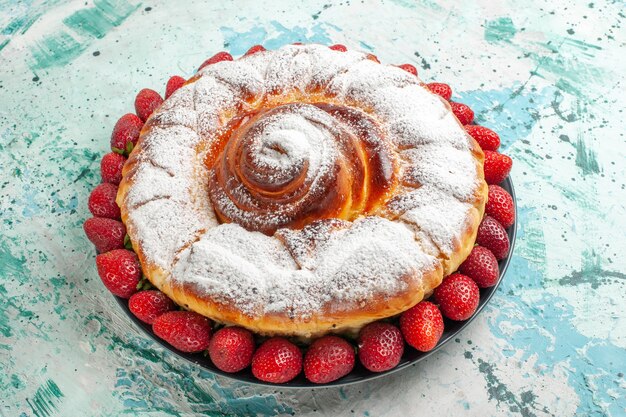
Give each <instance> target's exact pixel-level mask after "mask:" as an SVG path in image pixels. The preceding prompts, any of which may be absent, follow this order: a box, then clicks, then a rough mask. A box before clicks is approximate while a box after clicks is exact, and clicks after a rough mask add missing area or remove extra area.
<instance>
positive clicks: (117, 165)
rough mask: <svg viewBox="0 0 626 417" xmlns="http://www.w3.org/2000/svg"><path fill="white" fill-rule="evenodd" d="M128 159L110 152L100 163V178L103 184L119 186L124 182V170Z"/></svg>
mask: <svg viewBox="0 0 626 417" xmlns="http://www.w3.org/2000/svg"><path fill="white" fill-rule="evenodd" d="M124 163H126V158H125V157H124V155H120V154H118V153H116V152H109V153H108V154H106V155H104V156H103V157H102V161H100V176H101V177H102V182H110V183H111V184H115V185H118V184H119V183H120V181H122V168H124Z"/></svg>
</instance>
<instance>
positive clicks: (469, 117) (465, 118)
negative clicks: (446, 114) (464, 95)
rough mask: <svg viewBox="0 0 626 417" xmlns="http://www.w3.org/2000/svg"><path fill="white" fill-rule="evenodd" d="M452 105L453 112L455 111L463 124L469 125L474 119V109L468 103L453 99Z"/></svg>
mask: <svg viewBox="0 0 626 417" xmlns="http://www.w3.org/2000/svg"><path fill="white" fill-rule="evenodd" d="M450 107H451V108H452V113H454V115H455V116H456V118H457V119H459V122H460V123H461V124H462V125H468V124H470V123H472V121H473V120H474V111H473V110H472V109H470V107H469V106H468V105H467V104H463V103H457V102H456V101H451V102H450Z"/></svg>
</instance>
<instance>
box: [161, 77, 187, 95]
mask: <svg viewBox="0 0 626 417" xmlns="http://www.w3.org/2000/svg"><path fill="white" fill-rule="evenodd" d="M185 82H186V80H185V79H184V78H183V77H181V76H180V75H172V76H171V77H170V79H169V80H167V85H166V86H165V99H166V100H167V99H168V98H170V96H171V95H172V94H174V91H176V90H178V89H179V88H180V87H182V86H183V84H185Z"/></svg>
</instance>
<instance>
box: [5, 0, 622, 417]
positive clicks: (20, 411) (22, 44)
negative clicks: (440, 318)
mask: <svg viewBox="0 0 626 417" xmlns="http://www.w3.org/2000/svg"><path fill="white" fill-rule="evenodd" d="M262 3H263V2H252V1H240V2H236V3H231V2H211V3H208V2H207V3H203V2H185V3H184V4H183V5H181V4H175V2H156V1H154V2H143V3H138V2H135V1H127V0H96V1H93V2H91V1H89V2H83V1H71V2H64V1H59V0H56V1H55V0H51V1H43V2H33V1H25V2H18V1H11V0H9V1H6V0H5V1H2V2H0V28H1V29H0V172H1V177H0V216H1V219H2V229H1V230H2V233H1V236H0V391H1V392H2V394H1V395H0V415H2V416H37V417H51V416H77V415H81V416H118V415H122V414H130V415H137V414H141V415H150V416H190V415H197V414H207V415H281V414H290V413H294V414H297V415H329V416H338V415H347V416H351V415H361V416H406V415H459V414H462V413H464V412H465V413H466V414H468V415H481V416H485V415H522V416H572V415H581V416H582V415H584V416H605V415H608V416H624V415H626V383H625V381H624V375H623V373H624V370H625V369H626V350H625V348H626V318H625V314H624V305H625V304H626V300H625V295H624V294H626V292H625V282H626V281H625V278H626V274H625V273H624V271H625V270H626V261H625V257H624V256H623V252H624V249H626V246H625V244H624V228H625V227H626V208H625V204H626V198H625V194H624V187H625V185H624V176H625V174H626V164H625V161H626V158H625V154H626V147H625V146H624V145H625V140H624V132H625V131H626V122H625V121H624V120H625V118H624V108H626V100H625V98H624V97H626V95H625V94H623V89H624V87H625V85H626V83H625V79H624V74H625V73H626V60H625V59H623V58H618V56H619V55H620V54H622V55H623V50H624V43H625V42H626V36H625V35H626V32H625V30H624V28H623V26H622V25H624V24H625V23H626V16H625V15H624V13H625V7H624V3H622V2H609V1H606V0H600V1H594V2H578V3H577V4H571V2H569V3H568V4H567V5H565V4H563V5H557V4H555V3H554V2H549V1H543V0H532V1H529V2H525V4H524V3H522V2H516V1H505V2H499V3H498V4H493V2H490V1H487V0H481V1H468V2H453V1H449V2H441V3H438V2H434V1H424V2H422V3H419V4H417V3H415V2H413V1H409V0H395V1H386V2H380V3H378V2H374V1H372V2H356V1H352V2H350V1H346V2H341V3H336V4H330V3H327V2H324V1H310V2H306V4H299V5H297V6H294V5H292V4H291V3H292V2H289V1H285V0H283V1H276V2H273V5H271V6H270V5H268V4H262ZM295 41H301V42H319V43H325V44H330V43H337V42H338V43H344V44H346V45H348V46H349V47H352V48H359V49H364V50H370V51H372V52H373V53H375V54H376V55H378V57H380V58H381V60H383V61H384V62H391V63H404V62H410V63H414V64H416V66H417V67H418V68H419V71H420V76H421V77H422V78H423V79H424V80H426V81H432V80H438V81H448V82H450V83H451V84H452V86H453V87H454V89H455V95H456V99H457V100H458V101H462V102H465V103H467V104H470V105H471V106H472V107H473V108H474V109H475V110H476V112H477V119H478V121H479V122H480V123H483V124H485V125H487V126H489V127H492V128H494V129H495V130H496V131H498V132H499V133H500V135H501V137H502V138H503V149H504V151H505V152H507V153H508V154H510V155H511V156H512V157H513V158H514V161H515V164H514V168H513V173H512V176H513V178H514V180H515V183H516V186H517V193H518V198H519V204H520V207H519V208H520V213H519V222H520V228H519V238H518V243H517V247H516V250H515V254H514V257H513V261H512V265H511V268H510V270H509V273H508V275H507V277H506V279H505V281H504V283H503V285H502V286H501V287H500V288H499V290H498V291H497V293H496V295H495V297H494V299H493V300H492V302H491V304H490V305H489V306H488V308H487V309H486V312H484V313H483V314H481V316H480V317H479V318H478V319H477V320H476V321H475V322H474V323H473V324H472V325H471V326H470V327H469V328H468V329H467V330H466V331H464V332H463V333H462V335H461V336H460V337H459V338H458V339H456V340H455V341H454V342H453V343H450V344H449V345H447V346H446V347H445V348H444V349H442V350H441V351H439V352H438V353H437V354H435V355H433V356H432V357H430V358H429V359H428V360H426V361H425V362H422V363H420V364H419V366H415V367H413V368H411V369H409V370H406V371H405V372H401V373H399V374H397V375H392V376H390V377H385V378H381V379H378V380H376V381H373V382H371V383H368V384H362V385H356V386H351V387H348V388H344V389H321V390H315V391H290V390H283V389H281V388H276V389H263V388H258V387H254V386H248V385H244V384H240V383H235V382H233V381H230V380H227V379H223V378H218V377H214V376H212V375H210V374H208V373H206V372H202V371H199V370H198V369H196V368H194V367H192V366H190V365H189V364H188V363H186V362H184V361H182V360H180V359H178V358H177V357H175V356H173V355H172V354H170V353H168V352H167V351H164V350H163V349H162V348H161V347H159V346H158V345H156V344H155V343H153V342H151V341H150V340H148V339H147V338H146V337H145V336H144V335H142V334H141V333H140V332H139V331H138V330H137V329H136V328H135V327H133V325H132V324H131V323H130V322H129V320H128V319H127V317H126V316H124V315H123V314H122V313H121V311H120V309H119V308H118V307H117V305H116V304H115V302H114V300H113V298H112V297H111V296H110V295H109V294H108V292H106V291H105V290H104V287H103V286H102V284H101V283H100V281H99V279H98V277H97V274H96V271H95V267H94V259H93V258H94V253H93V249H92V247H91V245H90V244H89V242H88V241H87V240H86V238H85V237H84V235H83V232H82V228H81V225H82V222H83V221H84V219H85V218H87V217H88V216H89V215H88V211H87V207H86V200H87V196H88V193H89V191H90V190H91V189H92V188H93V186H94V185H95V184H97V183H98V182H99V170H98V169H99V159H100V157H101V155H102V154H103V153H105V151H106V149H107V146H108V138H109V135H110V131H111V129H112V127H113V124H114V123H115V121H116V119H117V117H119V115H121V114H123V113H125V112H127V111H130V110H131V109H132V99H133V96H134V93H135V92H136V91H138V90H139V89H141V88H143V87H152V88H155V89H158V90H160V91H162V90H163V89H164V87H163V86H164V84H165V81H166V80H167V78H168V77H169V75H172V74H181V75H183V76H190V75H191V74H192V73H193V71H194V69H195V68H196V66H197V65H198V64H199V63H200V62H202V61H203V60H204V59H205V58H206V57H207V56H210V55H212V54H213V53H214V52H216V51H218V50H222V49H227V50H230V51H231V52H232V53H233V54H234V55H237V54H241V53H243V52H244V51H245V50H246V49H247V48H248V47H249V46H250V45H253V44H256V43H262V44H264V45H265V46H266V47H268V48H275V47H278V46H280V45H283V44H285V43H291V42H295Z"/></svg>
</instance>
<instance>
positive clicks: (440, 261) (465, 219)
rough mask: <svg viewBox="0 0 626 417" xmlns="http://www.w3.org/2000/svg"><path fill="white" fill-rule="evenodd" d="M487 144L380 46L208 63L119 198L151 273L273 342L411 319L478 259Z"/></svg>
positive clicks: (127, 172)
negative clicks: (471, 257)
mask: <svg viewBox="0 0 626 417" xmlns="http://www.w3.org/2000/svg"><path fill="white" fill-rule="evenodd" d="M482 163H483V153H482V151H481V150H480V148H479V146H478V145H477V144H476V143H475V141H474V140H473V139H472V138H471V137H470V136H469V135H467V134H466V133H465V130H464V129H463V127H462V126H461V125H460V124H459V122H458V121H457V120H456V118H455V117H454V115H453V114H452V112H451V110H450V107H449V105H448V103H447V102H445V101H444V100H443V99H441V98H440V97H439V96H437V95H434V94H431V93H430V92H429V91H428V90H426V89H425V88H424V87H423V86H422V83H421V81H420V80H419V79H418V78H417V77H415V76H414V75H412V74H409V73H407V72H405V71H403V70H402V69H399V68H397V67H394V66H389V65H382V64H380V63H378V62H377V61H375V60H373V59H372V56H371V55H367V54H363V53H359V52H352V51H348V52H338V51H333V50H330V49H329V48H327V47H325V46H321V45H289V46H285V47H282V48H280V49H278V50H276V51H266V52H258V53H255V54H253V55H249V56H244V57H242V58H240V59H238V60H235V61H227V62H220V63H217V64H214V65H210V66H208V67H205V68H204V69H202V70H201V71H200V72H199V73H198V74H196V75H195V76H194V77H193V78H191V79H190V80H189V81H188V82H187V83H186V84H185V85H184V86H183V87H182V88H180V89H179V90H177V91H176V92H175V93H174V94H173V95H172V96H171V97H170V98H169V99H168V100H166V101H165V103H164V104H163V105H162V106H161V108H159V109H158V110H157V111H156V112H155V113H153V115H152V116H151V117H150V119H149V120H148V121H147V122H146V124H145V126H144V128H143V130H142V132H141V137H140V139H139V142H138V144H137V146H136V147H135V149H134V150H133V152H132V153H131V155H130V158H129V160H128V162H127V163H126V165H125V167H124V171H123V180H122V182H121V184H120V188H119V193H118V196H117V203H118V204H119V206H120V208H121V212H122V220H123V222H124V223H125V224H126V228H127V231H128V234H129V236H130V239H131V242H132V244H133V248H134V249H135V251H136V253H137V254H138V256H139V259H140V261H141V265H142V267H143V272H144V274H145V276H146V277H148V279H149V280H150V281H151V282H152V283H153V284H154V285H155V286H156V287H157V288H159V289H160V290H161V291H163V292H165V293H166V294H167V295H168V296H169V297H171V298H172V299H173V300H174V301H175V302H177V303H178V304H179V305H182V306H184V307H185V308H188V309H190V310H193V311H196V312H198V313H200V314H203V315H205V316H207V317H210V318H212V319H214V320H215V321H217V322H221V323H225V324H238V325H241V326H244V327H247V328H249V329H250V330H252V331H255V332H257V333H260V334H264V335H292V336H300V337H312V336H319V335H321V334H324V333H327V332H350V331H355V330H358V329H359V328H360V327H362V326H363V325H365V324H367V323H369V322H371V321H374V320H377V319H381V318H385V317H390V316H393V315H396V314H399V313H401V312H402V311H404V310H406V309H408V308H410V307H411V306H413V305H415V304H416V303H418V302H419V301H420V300H422V299H423V298H424V296H425V295H428V294H429V293H430V292H432V290H433V289H434V288H435V287H437V286H438V285H439V284H440V283H441V280H442V279H443V277H444V276H446V275H448V274H450V273H451V272H454V271H455V270H456V268H457V267H458V265H459V264H460V263H461V262H462V261H463V260H464V259H465V258H466V257H467V255H468V254H469V252H470V250H471V248H472V246H473V245H474V240H475V237H476V231H477V228H478V225H479V223H480V220H481V218H482V216H483V211H484V205H485V200H486V193H487V186H486V184H485V181H484V179H483V168H482Z"/></svg>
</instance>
